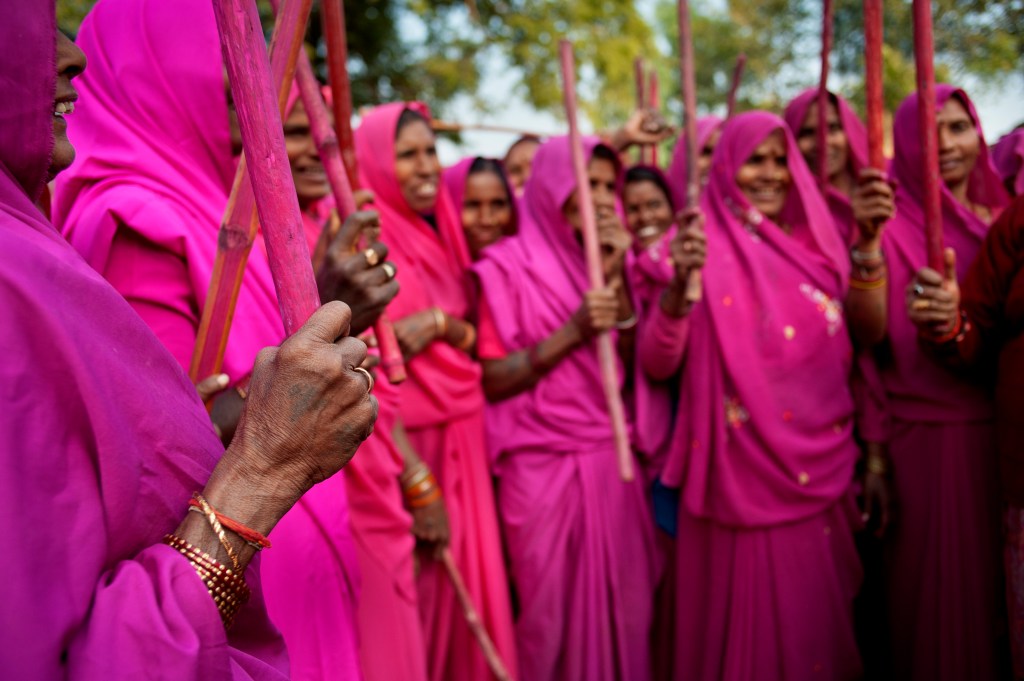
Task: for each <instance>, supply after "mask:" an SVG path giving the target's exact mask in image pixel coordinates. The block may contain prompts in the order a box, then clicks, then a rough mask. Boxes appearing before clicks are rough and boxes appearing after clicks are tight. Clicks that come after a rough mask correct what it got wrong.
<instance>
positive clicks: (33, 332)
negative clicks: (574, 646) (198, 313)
mask: <svg viewBox="0 0 1024 681" xmlns="http://www.w3.org/2000/svg"><path fill="white" fill-rule="evenodd" d="M56 31H57V27H56V21H55V18H54V3H53V2H50V1H49V0H25V1H24V2H18V3H12V4H10V5H8V6H5V8H4V18H3V21H2V22H0V44H2V45H4V46H5V48H7V51H6V55H5V58H4V59H3V60H2V61H0V99H2V100H3V101H4V106H3V107H2V110H0V253H3V258H2V259H0V308H2V309H3V310H4V316H5V323H4V324H2V325H0V348H2V349H3V362H0V455H2V457H3V466H4V475H3V476H2V478H0V518H2V527H3V541H4V545H5V546H6V548H7V551H8V556H7V559H6V560H5V561H4V562H3V566H2V567H0V598H2V600H3V603H4V607H3V612H4V614H3V617H2V618H0V619H2V624H0V635H2V636H3V640H4V644H3V646H0V665H2V667H3V669H4V675H5V676H7V677H10V678H17V679H63V678H71V679H81V680H83V681H91V680H96V681H99V680H101V679H111V678H147V679H183V680H195V681H201V680H203V679H279V680H283V679H285V678H287V658H286V656H285V651H284V646H283V642H282V641H281V639H280V637H279V636H278V635H277V633H276V632H275V631H274V628H273V626H272V625H271V624H270V621H269V619H268V618H267V614H266V609H265V607H264V603H263V599H262V596H261V590H260V586H259V570H258V567H257V566H258V563H259V561H258V560H257V561H255V562H254V563H253V566H251V568H250V569H249V570H248V571H247V574H246V579H247V581H248V582H249V585H250V586H251V587H252V588H253V598H252V600H251V601H250V602H249V604H248V605H246V606H245V607H244V608H243V609H242V610H241V611H240V613H239V616H238V619H237V620H236V622H235V626H234V627H232V629H231V630H230V631H227V632H226V631H225V629H224V626H223V624H222V623H221V619H220V615H219V614H218V612H217V608H216V606H215V605H214V602H213V599H211V598H210V595H209V593H208V592H207V590H206V586H205V585H204V584H203V582H202V581H201V580H200V579H199V578H198V577H197V576H196V573H195V571H194V569H193V568H192V567H191V566H190V565H189V563H188V561H186V560H184V559H183V558H182V557H181V556H180V555H179V554H178V553H177V552H176V551H174V550H173V549H171V548H169V547H167V546H164V545H163V544H161V543H160V540H161V537H162V536H163V535H164V534H166V533H168V532H173V531H174V530H175V528H176V527H177V526H178V524H179V523H180V522H181V520H182V518H183V517H184V516H185V514H186V509H187V505H188V500H189V497H190V495H191V494H192V492H193V491H194V490H196V489H201V488H202V487H203V485H205V483H206V480H207V479H208V478H209V475H210V472H211V471H212V470H213V467H214V465H215V464H216V462H217V459H218V458H219V457H220V455H221V453H222V451H223V447H222V446H221V444H220V442H219V440H218V439H217V437H216V435H215V434H214V432H213V429H212V427H211V425H210V420H209V418H208V417H207V415H206V413H205V411H204V409H203V406H202V404H201V403H200V402H199V399H198V397H197V395H196V392H195V388H194V387H193V386H192V385H191V383H189V381H188V378H187V377H186V376H185V375H184V373H183V372H182V370H181V368H180V367H179V366H178V364H177V363H176V362H175V361H174V358H173V357H171V356H170V354H168V352H167V350H166V349H164V348H163V347H162V346H161V345H160V343H159V341H157V339H156V338H155V337H154V336H153V334H152V332H151V331H150V330H149V329H148V328H147V327H146V325H145V324H143V322H142V321H141V320H140V319H139V317H138V315H136V314H135V313H134V312H132V310H131V308H130V307H129V306H128V305H127V304H126V303H125V301H124V299H123V298H122V297H121V296H120V295H119V294H118V293H117V292H116V291H115V290H114V289H113V288H111V286H110V285H109V284H108V283H107V282H106V281H104V280H103V279H102V278H101V277H100V276H98V275H97V274H96V272H95V271H94V270H93V269H92V268H91V267H89V265H88V264H86V263H85V262H84V261H83V260H82V258H81V256H79V255H78V253H76V252H75V251H74V250H73V249H72V248H71V247H70V246H69V245H68V244H67V242H65V241H64V240H63V239H62V238H61V236H60V233H59V232H57V230H56V229H55V228H54V227H53V226H52V225H51V224H50V223H49V222H48V221H47V220H46V219H45V218H44V217H43V215H42V213H41V212H40V210H39V208H38V207H37V206H36V205H34V202H35V200H36V199H37V198H38V197H39V195H40V193H41V192H42V190H43V187H44V182H45V179H46V171H47V168H48V167H49V162H50V153H51V150H52V148H53V126H54V119H53V106H54V102H53V100H54V85H55V83H54V72H55V65H54V36H55V35H56Z"/></svg>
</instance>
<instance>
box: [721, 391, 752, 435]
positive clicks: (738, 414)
mask: <svg viewBox="0 0 1024 681" xmlns="http://www.w3.org/2000/svg"><path fill="white" fill-rule="evenodd" d="M725 420H726V421H727V422H728V423H729V425H730V426H731V427H732V428H736V429H739V428H742V427H743V424H744V423H746V422H747V421H749V420H750V412H748V411H747V410H746V409H745V408H744V407H743V405H742V404H740V399H739V398H738V397H726V398H725Z"/></svg>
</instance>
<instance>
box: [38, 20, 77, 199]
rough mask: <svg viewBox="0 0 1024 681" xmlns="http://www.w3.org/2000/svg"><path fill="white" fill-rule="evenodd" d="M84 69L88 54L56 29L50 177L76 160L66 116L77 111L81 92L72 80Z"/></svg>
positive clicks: (50, 178) (49, 178)
mask: <svg viewBox="0 0 1024 681" xmlns="http://www.w3.org/2000/svg"><path fill="white" fill-rule="evenodd" d="M84 70H85V54H83V53H82V51H81V50H80V49H78V46H77V45H75V44H74V43H73V42H71V39H70V38H68V37H67V36H66V35H64V34H63V33H61V32H60V31H57V89H56V90H55V94H54V97H53V152H52V153H51V154H50V169H49V173H48V178H47V179H48V180H52V179H53V178H54V177H56V176H57V173H59V172H61V171H63V170H67V168H68V167H69V166H70V165H71V164H72V163H73V162H74V160H75V148H74V147H73V146H71V141H70V140H69V139H68V123H67V121H66V120H64V115H65V114H68V113H71V112H72V111H74V110H75V101H76V100H77V99H78V93H77V92H76V91H75V88H73V87H72V86H71V79H72V78H74V77H75V76H78V75H79V74H81V73H82V71H84Z"/></svg>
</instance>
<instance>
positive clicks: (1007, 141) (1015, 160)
mask: <svg viewBox="0 0 1024 681" xmlns="http://www.w3.org/2000/svg"><path fill="white" fill-rule="evenodd" d="M992 165H994V166H995V168H996V171H997V172H998V173H999V177H1001V178H1002V180H1003V186H1005V187H1006V188H1007V189H1008V190H1010V191H1012V193H1013V195H1014V196H1022V195H1024V130H1022V129H1020V128H1018V129H1017V130H1014V131H1013V132H1011V133H1007V134H1006V135H1003V137H1002V138H1001V139H1000V140H999V141H998V142H996V143H995V144H994V145H992Z"/></svg>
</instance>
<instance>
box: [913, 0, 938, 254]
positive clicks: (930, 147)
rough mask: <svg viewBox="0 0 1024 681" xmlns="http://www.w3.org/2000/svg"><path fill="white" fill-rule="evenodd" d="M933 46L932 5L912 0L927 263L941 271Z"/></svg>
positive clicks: (924, 1) (922, 0) (925, 0)
mask: <svg viewBox="0 0 1024 681" xmlns="http://www.w3.org/2000/svg"><path fill="white" fill-rule="evenodd" d="M934 55H935V47H934V39H933V37H932V6H931V3H930V2H929V1H928V0H914V65H915V71H916V73H917V116H918V119H917V120H918V127H919V128H920V130H921V149H922V150H923V151H924V167H923V168H921V169H920V170H921V172H922V173H924V219H925V226H924V229H925V241H926V242H927V249H928V266H929V267H931V268H932V269H933V270H935V271H937V272H942V271H943V267H944V265H943V256H942V185H941V184H940V183H941V182H942V178H941V177H940V176H939V135H938V128H939V125H938V121H937V120H936V111H935V106H936V105H935V63H934V61H933V60H934Z"/></svg>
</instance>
